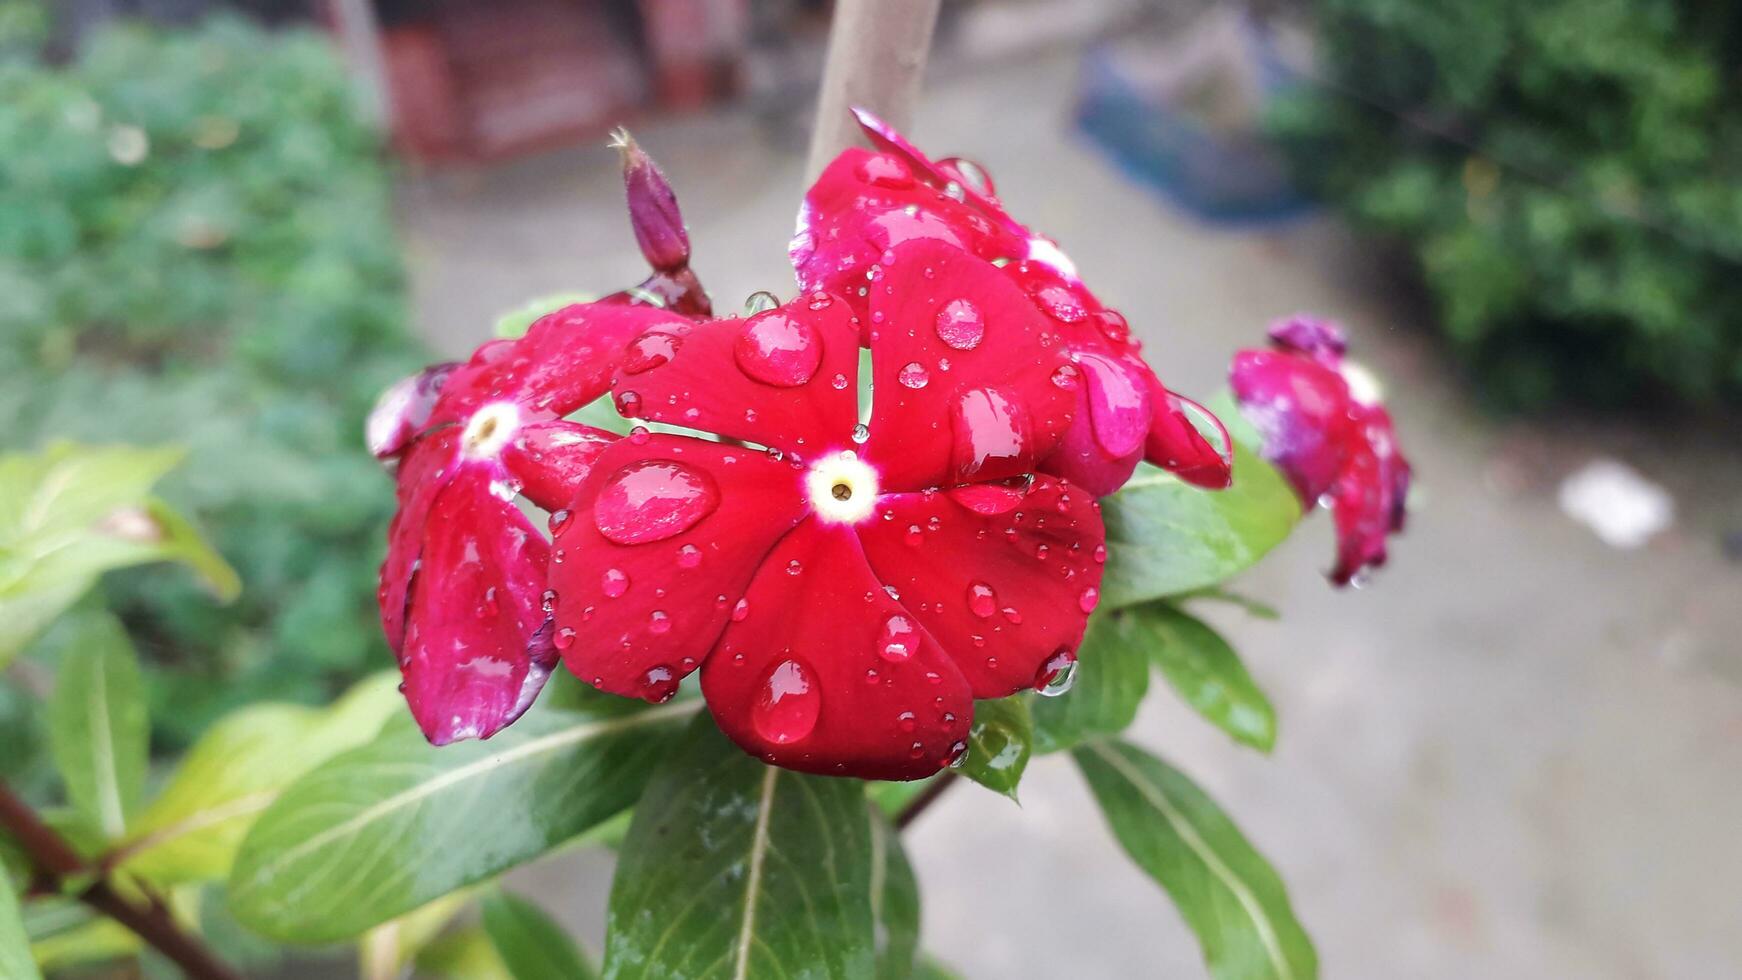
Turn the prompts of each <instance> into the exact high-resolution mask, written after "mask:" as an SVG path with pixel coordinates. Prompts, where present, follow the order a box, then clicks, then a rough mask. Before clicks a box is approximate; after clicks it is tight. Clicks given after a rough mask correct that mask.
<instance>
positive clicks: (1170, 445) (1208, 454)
mask: <svg viewBox="0 0 1742 980" xmlns="http://www.w3.org/2000/svg"><path fill="white" fill-rule="evenodd" d="M1154 391H1155V392H1157V393H1158V395H1157V397H1156V399H1155V401H1154V404H1155V406H1156V407H1155V411H1154V412H1153V413H1152V414H1151V415H1150V418H1149V435H1148V437H1147V438H1146V439H1145V440H1144V446H1143V454H1144V459H1146V460H1148V461H1149V462H1150V463H1151V464H1153V465H1155V466H1159V467H1161V468H1162V469H1164V470H1167V471H1168V472H1170V473H1172V474H1174V475H1175V476H1177V477H1179V478H1180V479H1182V480H1184V481H1186V482H1187V483H1190V484H1192V485H1193V486H1199V487H1203V488H1204V489H1206V490H1221V489H1224V488H1226V487H1227V486H1228V485H1229V484H1230V483H1232V482H1233V480H1234V442H1233V440H1232V439H1231V438H1230V437H1229V435H1228V429H1227V427H1226V426H1224V425H1223V424H1222V420H1221V419H1219V418H1216V416H1215V415H1214V414H1213V413H1211V412H1210V410H1209V409H1207V408H1205V407H1203V406H1202V405H1199V404H1198V403H1197V402H1194V401H1192V400H1190V399H1188V398H1183V397H1181V396H1179V395H1176V394H1174V393H1173V392H1171V391H1168V390H1167V389H1165V388H1162V387H1161V383H1160V382H1156V384H1155V388H1154ZM1193 416H1196V417H1197V418H1198V419H1200V420H1202V424H1199V422H1196V421H1194V420H1193ZM1205 429H1209V430H1211V431H1213V432H1214V433H1215V436H1214V438H1212V437H1210V436H1208V435H1206V434H1205V432H1204V430H1205Z"/></svg>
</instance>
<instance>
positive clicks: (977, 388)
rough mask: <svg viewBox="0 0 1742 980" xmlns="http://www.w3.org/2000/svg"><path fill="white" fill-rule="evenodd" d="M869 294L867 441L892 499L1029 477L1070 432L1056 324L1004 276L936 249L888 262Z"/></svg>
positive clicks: (934, 245)
mask: <svg viewBox="0 0 1742 980" xmlns="http://www.w3.org/2000/svg"><path fill="white" fill-rule="evenodd" d="M885 258H886V259H887V261H885V262H884V263H883V265H882V266H881V268H882V270H883V274H882V276H881V278H880V280H879V281H878V282H877V283H875V284H873V288H872V291H871V312H870V319H871V328H870V330H871V371H872V378H873V383H874V388H875V390H876V397H875V398H874V399H873V401H872V418H871V437H870V441H869V442H868V443H867V444H866V447H865V455H866V458H867V459H868V460H869V461H870V462H871V463H873V464H874V465H876V466H877V467H878V468H879V469H880V471H881V478H882V481H883V482H882V486H883V487H884V489H886V490H917V489H921V488H924V487H932V486H940V485H949V484H955V483H961V482H964V481H968V480H975V481H983V480H995V479H999V478H1002V477H1006V476H1012V475H1015V474H1018V473H1025V472H1027V471H1029V470H1030V469H1032V468H1033V466H1034V462H1035V460H1037V459H1040V458H1043V457H1045V456H1046V455H1047V454H1048V453H1050V452H1051V451H1052V449H1053V447H1054V446H1055V445H1057V444H1058V440H1059V436H1060V435H1061V434H1062V433H1063V432H1064V429H1065V426H1067V425H1069V424H1070V421H1071V410H1072V402H1073V400H1074V394H1073V392H1071V391H1070V390H1068V389H1067V388H1066V387H1061V386H1060V385H1059V384H1058V383H1055V379H1054V377H1053V375H1054V372H1056V371H1059V370H1060V369H1061V368H1064V367H1066V366H1067V359H1066V354H1065V353H1064V351H1063V350H1062V349H1061V347H1060V346H1059V344H1058V336H1057V334H1056V332H1055V331H1054V330H1053V329H1052V327H1051V325H1050V322H1049V321H1048V320H1047V319H1046V318H1045V317H1044V316H1042V315H1041V314H1040V313H1039V311H1037V310H1036V309H1035V307H1034V305H1033V304H1032V303H1030V302H1029V301H1028V297H1026V296H1024V295H1023V293H1022V290H1020V289H1018V288H1017V287H1016V286H1015V285H1014V284H1013V283H1011V282H1010V281H1009V280H1008V279H1006V278H1005V277H1004V276H1003V275H1002V274H1000V272H999V271H998V269H997V267H996V266H993V265H991V264H990V263H987V262H984V261H981V260H980V259H976V258H974V257H973V256H972V255H969V254H968V253H966V252H963V251H962V250H961V249H957V248H951V247H950V246H948V245H944V244H941V243H938V242H931V241H920V242H908V243H907V244H905V245H900V246H897V247H896V248H895V249H893V250H892V252H891V253H890V254H888V255H886V256H885Z"/></svg>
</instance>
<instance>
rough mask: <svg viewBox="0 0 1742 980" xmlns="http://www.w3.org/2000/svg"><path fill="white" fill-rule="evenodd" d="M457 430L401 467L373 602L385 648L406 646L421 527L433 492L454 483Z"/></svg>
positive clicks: (423, 444)
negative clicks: (396, 503) (396, 507)
mask: <svg viewBox="0 0 1742 980" xmlns="http://www.w3.org/2000/svg"><path fill="white" fill-rule="evenodd" d="M459 438H460V437H459V430H457V429H454V428H447V429H442V430H440V431H437V432H432V433H430V434H429V435H427V436H425V437H424V438H422V439H419V440H418V441H417V442H415V443H413V444H412V447H411V451H410V452H409V453H408V454H407V455H406V456H405V459H404V460H403V461H401V463H400V464H399V472H398V474H397V477H398V481H399V487H398V493H399V510H398V511H396V512H395V513H394V515H393V522H392V523H391V524H390V525H388V528H387V558H386V560H385V561H383V562H382V563H381V576H380V587H379V588H378V589H377V590H376V592H375V600H376V602H377V604H378V605H379V606H380V607H381V629H382V631H383V632H385V633H386V634H387V646H388V647H389V648H390V649H392V650H393V651H394V652H398V651H399V648H400V645H401V644H402V643H403V642H404V641H405V613H406V605H407V603H408V602H409V600H410V594H411V576H412V574H413V572H415V571H416V570H417V563H418V560H419V559H420V558H421V557H422V556H423V531H424V525H425V524H426V523H428V521H429V511H430V507H431V506H432V505H434V503H435V497H436V493H437V491H439V490H441V489H442V487H444V486H446V485H447V482H448V481H449V480H450V479H452V478H453V475H454V470H455V467H456V465H457V463H458V458H459Z"/></svg>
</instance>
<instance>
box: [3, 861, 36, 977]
mask: <svg viewBox="0 0 1742 980" xmlns="http://www.w3.org/2000/svg"><path fill="white" fill-rule="evenodd" d="M41 976H42V974H41V973H40V972H38V971H37V969H36V960H35V959H33V958H32V957H31V955H30V939H29V937H28V936H27V935H26V934H25V932H24V921H23V920H22V919H21V918H19V915H18V893H16V892H14V891H13V890H12V880H11V879H10V878H8V877H7V876H6V873H5V872H4V871H0V977H7V978H9V980H38V978H40V977H41Z"/></svg>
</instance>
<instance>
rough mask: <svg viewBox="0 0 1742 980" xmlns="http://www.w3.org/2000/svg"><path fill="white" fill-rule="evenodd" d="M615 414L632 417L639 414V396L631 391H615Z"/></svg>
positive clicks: (627, 417)
mask: <svg viewBox="0 0 1742 980" xmlns="http://www.w3.org/2000/svg"><path fill="white" fill-rule="evenodd" d="M616 398H617V414H618V415H621V416H623V417H624V418H626V419H632V418H636V417H638V416H640V414H641V396H640V395H638V394H636V393H635V392H633V391H619V392H617V396H616Z"/></svg>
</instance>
